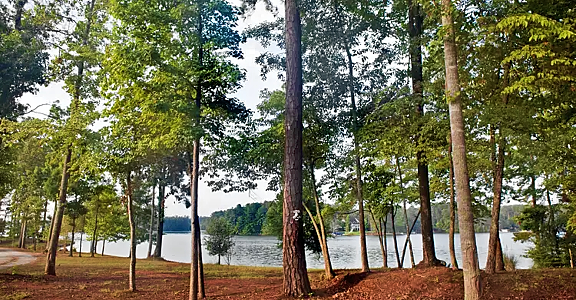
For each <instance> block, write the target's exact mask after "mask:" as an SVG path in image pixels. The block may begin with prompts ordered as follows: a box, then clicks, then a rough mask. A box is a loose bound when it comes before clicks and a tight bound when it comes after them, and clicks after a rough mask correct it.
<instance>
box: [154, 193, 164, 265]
mask: <svg viewBox="0 0 576 300" xmlns="http://www.w3.org/2000/svg"><path fill="white" fill-rule="evenodd" d="M165 195H166V186H165V185H163V184H160V185H159V186H158V229H157V233H156V248H154V257H157V258H160V257H162V237H163V236H164V205H165V201H166V196H165Z"/></svg>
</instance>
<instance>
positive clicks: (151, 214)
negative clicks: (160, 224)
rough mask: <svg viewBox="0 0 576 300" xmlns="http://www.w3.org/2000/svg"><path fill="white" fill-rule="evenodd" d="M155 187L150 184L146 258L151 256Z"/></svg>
mask: <svg viewBox="0 0 576 300" xmlns="http://www.w3.org/2000/svg"><path fill="white" fill-rule="evenodd" d="M155 189H156V185H154V186H152V201H150V204H151V208H150V228H149V229H148V254H147V255H146V257H147V258H150V257H152V234H153V232H154V198H155V197H154V196H155V194H154V192H155Z"/></svg>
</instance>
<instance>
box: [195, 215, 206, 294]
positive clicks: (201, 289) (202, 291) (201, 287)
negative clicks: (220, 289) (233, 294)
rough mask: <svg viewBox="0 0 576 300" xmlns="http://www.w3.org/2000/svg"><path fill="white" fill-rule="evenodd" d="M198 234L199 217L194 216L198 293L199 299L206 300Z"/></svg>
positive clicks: (200, 240) (200, 239) (200, 243)
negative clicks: (203, 299)
mask: <svg viewBox="0 0 576 300" xmlns="http://www.w3.org/2000/svg"><path fill="white" fill-rule="evenodd" d="M200 235H201V232H200V217H198V216H196V241H197V242H198V292H199V293H200V298H206V289H205V288H204V263H203V262H202V238H201V236H200Z"/></svg>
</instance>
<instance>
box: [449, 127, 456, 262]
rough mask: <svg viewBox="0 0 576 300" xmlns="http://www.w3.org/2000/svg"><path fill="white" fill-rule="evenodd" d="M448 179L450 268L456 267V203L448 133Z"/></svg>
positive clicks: (450, 144) (450, 141)
mask: <svg viewBox="0 0 576 300" xmlns="http://www.w3.org/2000/svg"><path fill="white" fill-rule="evenodd" d="M448 160H449V163H448V181H449V182H450V229H449V231H448V246H449V248H450V264H451V265H452V269H454V270H457V269H458V260H457V259H456V247H455V246H454V234H455V232H456V203H455V194H454V165H453V163H452V137H451V135H448Z"/></svg>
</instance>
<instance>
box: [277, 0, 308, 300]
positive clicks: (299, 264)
mask: <svg viewBox="0 0 576 300" xmlns="http://www.w3.org/2000/svg"><path fill="white" fill-rule="evenodd" d="M284 8H285V28H286V33H285V45H286V106H285V118H284V131H285V143H284V203H283V215H282V220H283V224H284V229H283V234H282V240H283V242H282V265H283V288H282V289H283V293H284V295H285V296H287V297H302V296H307V295H308V294H309V293H310V291H311V288H310V281H309V279H308V271H307V270H306V254H305V252H304V229H303V226H302V223H303V222H302V51H301V38H302V31H301V28H300V12H299V9H298V2H297V1H296V0H286V1H285V6H284Z"/></svg>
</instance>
